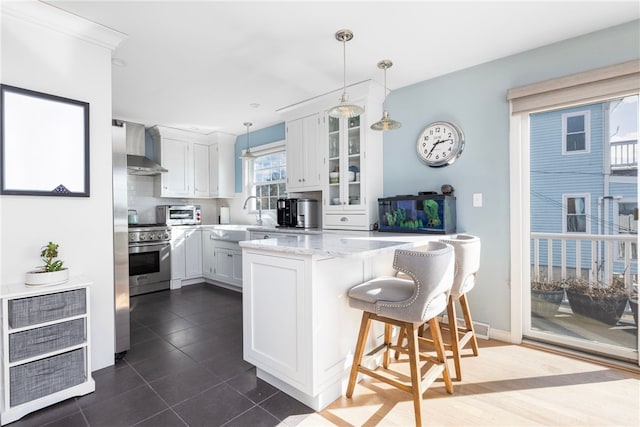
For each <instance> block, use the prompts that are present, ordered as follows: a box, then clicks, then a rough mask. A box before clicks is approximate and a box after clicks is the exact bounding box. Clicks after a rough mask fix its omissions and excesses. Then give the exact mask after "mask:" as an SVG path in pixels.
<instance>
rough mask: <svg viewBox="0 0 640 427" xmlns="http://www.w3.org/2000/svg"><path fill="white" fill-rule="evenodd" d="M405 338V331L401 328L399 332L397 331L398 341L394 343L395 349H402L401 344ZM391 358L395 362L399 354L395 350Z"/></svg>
mask: <svg viewBox="0 0 640 427" xmlns="http://www.w3.org/2000/svg"><path fill="white" fill-rule="evenodd" d="M406 336H407V331H406V330H405V328H404V326H401V327H400V330H399V331H398V341H397V343H396V347H402V342H403V341H404V337H406ZM393 357H394V358H395V359H396V360H398V359H400V352H399V351H398V350H396V352H395V354H394V356H393Z"/></svg>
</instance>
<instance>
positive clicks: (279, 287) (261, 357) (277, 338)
mask: <svg viewBox="0 0 640 427" xmlns="http://www.w3.org/2000/svg"><path fill="white" fill-rule="evenodd" d="M244 255H245V266H246V270H245V272H244V273H245V277H247V276H249V277H248V280H245V287H244V292H243V298H242V300H243V302H242V303H243V307H244V308H243V325H244V329H245V333H244V334H243V336H244V340H245V342H244V358H245V360H247V361H248V362H249V363H252V364H254V365H256V366H261V367H266V369H267V370H268V371H269V372H270V373H271V374H272V375H275V376H277V377H278V378H280V379H281V380H283V381H284V382H286V383H287V384H290V385H291V386H293V387H295V388H296V389H299V390H302V391H303V392H305V393H308V394H311V391H312V384H311V372H310V370H309V369H307V368H308V367H309V368H310V366H307V364H308V363H309V362H310V360H311V348H312V347H311V344H312V339H311V337H312V335H311V334H309V333H308V331H309V330H311V317H310V314H311V313H312V310H311V298H310V296H311V288H310V286H308V282H307V281H306V273H307V270H308V269H309V268H308V262H305V261H304V260H303V259H295V258H288V257H279V256H271V255H267V254H260V253H253V252H247V251H245V252H244ZM247 257H248V258H247ZM309 271H310V269H309ZM247 286H249V288H247Z"/></svg>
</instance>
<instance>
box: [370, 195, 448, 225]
mask: <svg viewBox="0 0 640 427" xmlns="http://www.w3.org/2000/svg"><path fill="white" fill-rule="evenodd" d="M378 230H379V231H392V232H396V233H397V232H400V233H425V234H455V232H456V198H455V197H454V196H450V195H444V194H426V195H419V196H394V197H384V198H380V199H378Z"/></svg>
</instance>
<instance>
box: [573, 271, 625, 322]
mask: <svg viewBox="0 0 640 427" xmlns="http://www.w3.org/2000/svg"><path fill="white" fill-rule="evenodd" d="M566 291H567V299H568V300H569V305H570V306H571V311H573V313H574V314H580V315H583V316H587V317H590V318H592V319H595V320H597V321H599V322H602V323H604V324H606V325H609V326H614V325H615V324H616V323H618V320H620V317H621V316H622V312H623V311H624V309H625V307H626V306H627V301H628V299H629V292H628V291H627V289H625V287H624V283H623V282H622V281H620V280H616V279H615V278H614V280H613V281H612V283H611V284H610V285H607V284H605V283H602V282H600V281H597V282H590V281H589V280H586V279H584V278H582V277H572V278H571V279H569V281H568V283H567V288H566Z"/></svg>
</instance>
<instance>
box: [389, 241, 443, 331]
mask: <svg viewBox="0 0 640 427" xmlns="http://www.w3.org/2000/svg"><path fill="white" fill-rule="evenodd" d="M393 268H394V269H396V270H398V271H401V272H402V273H404V274H406V275H407V276H409V277H410V278H411V279H412V281H413V285H414V288H413V293H412V295H411V296H410V297H409V298H408V299H406V300H404V301H394V302H391V301H386V302H380V301H379V302H378V305H379V306H380V307H379V309H378V310H379V313H380V314H381V315H383V316H387V317H392V318H394V319H398V320H402V321H405V322H425V321H427V320H429V319H431V318H433V317H435V316H437V315H438V314H439V313H441V312H442V310H444V309H445V308H446V306H447V299H448V298H449V291H450V290H451V286H452V283H453V273H454V252H453V248H452V247H451V246H449V245H446V244H443V243H441V242H429V244H428V245H426V246H425V247H423V248H422V250H404V249H398V250H396V252H395V256H394V259H393ZM397 280H402V279H397Z"/></svg>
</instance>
